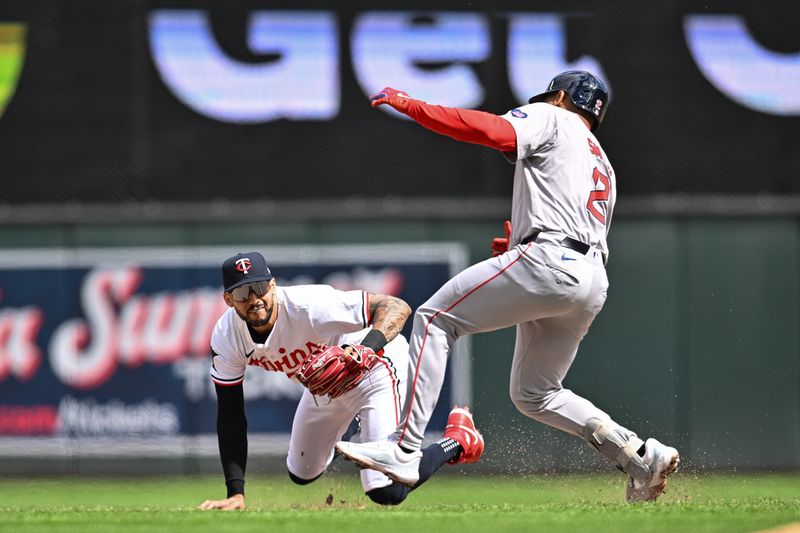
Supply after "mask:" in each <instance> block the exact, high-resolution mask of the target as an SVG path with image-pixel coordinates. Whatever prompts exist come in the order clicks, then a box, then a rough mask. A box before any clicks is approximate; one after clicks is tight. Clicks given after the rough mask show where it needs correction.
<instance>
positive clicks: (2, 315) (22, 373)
mask: <svg viewBox="0 0 800 533" xmlns="http://www.w3.org/2000/svg"><path fill="white" fill-rule="evenodd" d="M41 326H42V311H41V310H40V309H39V308H38V307H33V306H28V307H22V308H19V309H11V308H8V309H3V310H0V381H2V380H4V379H6V378H7V377H8V376H9V375H12V376H15V377H17V378H18V379H20V380H22V381H27V380H29V379H31V378H32V377H33V375H34V374H35V373H36V370H37V369H38V368H39V364H40V363H41V361H42V353H41V350H39V347H38V346H37V345H36V335H37V334H38V333H39V328H41Z"/></svg>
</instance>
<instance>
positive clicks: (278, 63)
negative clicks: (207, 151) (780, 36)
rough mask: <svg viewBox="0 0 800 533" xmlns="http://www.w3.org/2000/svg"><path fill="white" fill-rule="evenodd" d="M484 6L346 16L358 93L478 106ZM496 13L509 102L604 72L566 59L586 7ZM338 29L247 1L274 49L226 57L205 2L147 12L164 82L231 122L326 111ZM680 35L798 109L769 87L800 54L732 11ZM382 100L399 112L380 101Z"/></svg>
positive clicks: (486, 37) (329, 113)
mask: <svg viewBox="0 0 800 533" xmlns="http://www.w3.org/2000/svg"><path fill="white" fill-rule="evenodd" d="M489 16H490V15H488V14H485V13H464V12H428V13H419V12H410V11H397V12H367V13H364V14H361V15H358V16H356V18H355V19H354V22H353V30H352V34H351V36H350V45H351V46H350V47H351V54H352V64H353V68H354V74H355V77H356V79H357V80H358V82H359V84H360V85H361V88H362V89H363V92H364V94H365V95H368V94H372V93H373V92H375V91H378V90H380V89H381V88H382V87H383V86H384V85H392V86H395V87H398V88H402V89H404V90H406V91H409V92H410V93H411V94H412V95H413V96H415V97H417V98H420V99H423V100H427V101H431V102H437V103H441V104H444V105H450V106H457V107H477V106H479V105H480V104H481V103H482V102H483V100H484V92H485V91H484V88H483V86H482V84H481V83H480V81H479V79H478V77H477V76H476V75H475V73H474V72H473V70H472V69H471V68H470V66H469V65H467V64H466V63H480V62H485V61H486V60H487V59H489V58H490V56H491V33H490V27H489V26H490V25H489ZM504 16H506V17H507V19H508V45H507V46H508V51H507V52H508V53H507V55H508V67H507V72H508V79H509V84H510V86H511V89H512V91H513V93H514V97H515V99H516V100H517V101H519V102H526V101H527V100H528V98H529V97H530V96H532V95H534V94H538V93H539V92H541V90H542V89H543V88H544V87H546V85H547V82H548V81H549V80H550V79H551V78H552V76H553V75H554V74H555V73H556V72H561V71H563V70H570V69H582V70H590V71H593V72H594V73H595V74H597V75H598V76H600V77H601V78H602V79H604V80H605V81H606V83H607V84H609V82H611V80H609V79H608V76H606V75H605V74H604V72H603V69H602V67H601V65H600V64H599V63H598V61H597V60H596V59H595V58H593V57H590V56H582V57H581V58H579V59H578V60H577V61H574V62H567V60H566V58H567V54H566V51H567V35H566V28H565V22H566V19H567V17H574V16H585V14H576V13H531V12H527V13H520V12H516V13H508V14H505V15H504ZM338 31H339V30H338V26H337V22H336V14H335V13H334V12H330V11H254V12H253V13H252V14H251V17H250V26H249V28H248V33H247V39H248V46H249V47H250V49H251V50H252V51H253V52H254V53H261V54H277V55H279V56H280V57H279V59H277V60H274V61H269V60H265V62H264V63H263V64H251V63H241V62H238V61H236V60H234V59H232V58H230V57H228V56H226V55H225V53H224V51H223V50H221V49H220V47H219V45H218V44H217V42H216V40H215V37H214V33H213V31H212V29H211V22H210V21H209V15H208V13H207V12H205V11H202V10H187V9H159V10H156V11H153V12H152V13H151V15H150V21H149V38H150V47H151V52H152V55H153V60H154V63H155V65H156V68H157V69H158V72H159V74H160V76H161V78H162V79H163V80H164V83H165V84H166V86H167V87H168V88H169V89H170V90H171V91H172V92H173V93H174V94H175V95H176V97H177V98H178V99H180V100H181V101H182V102H183V103H184V104H186V105H187V106H189V107H190V108H192V109H194V110H195V111H197V112H198V113H200V114H202V115H205V116H208V117H211V118H214V119H216V120H220V121H223V122H238V123H262V122H270V121H274V120H279V119H289V120H330V119H333V118H335V117H336V116H337V115H338V114H339V109H340V100H341V95H340V92H341V87H340V82H339V65H340V58H339V50H338V42H339V36H338ZM684 34H685V39H686V43H687V46H688V48H689V51H690V52H691V54H692V57H693V58H694V61H695V62H696V63H697V65H698V67H699V68H700V70H701V72H702V73H703V75H704V76H705V77H706V79H708V80H709V81H710V82H711V83H712V84H713V85H714V86H715V87H716V88H717V89H719V90H720V91H721V92H722V93H723V94H724V95H725V96H727V97H728V98H731V99H732V100H734V101H736V102H738V103H739V104H741V105H744V106H746V107H748V108H750V109H755V110H757V111H762V112H766V113H771V114H775V115H798V114H800V93H797V92H796V91H775V87H776V86H778V85H782V86H787V87H794V86H797V84H798V79H800V54H781V53H777V52H773V51H770V50H767V49H765V48H764V47H762V46H761V45H759V44H758V43H757V42H756V41H755V40H754V39H753V37H752V35H750V33H749V32H748V30H747V24H746V21H745V20H744V18H743V17H742V16H741V15H734V14H720V15H709V14H702V15H700V14H698V15H688V16H687V17H686V18H685V20H684ZM426 62H427V63H429V65H428V66H424V65H423V66H420V65H419V63H426ZM431 65H433V66H431ZM382 109H383V110H385V111H386V112H388V113H393V114H396V115H397V116H399V117H403V118H406V117H405V116H404V115H401V114H399V113H396V112H395V111H393V110H391V109H389V108H388V106H384V107H383V108H382Z"/></svg>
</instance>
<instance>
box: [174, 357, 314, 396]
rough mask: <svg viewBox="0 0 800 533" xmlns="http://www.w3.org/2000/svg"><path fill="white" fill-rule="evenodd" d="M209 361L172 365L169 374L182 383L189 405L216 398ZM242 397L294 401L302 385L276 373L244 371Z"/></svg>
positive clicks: (198, 360)
mask: <svg viewBox="0 0 800 533" xmlns="http://www.w3.org/2000/svg"><path fill="white" fill-rule="evenodd" d="M209 364H210V363H209V361H208V360H203V359H184V360H182V361H178V362H176V363H173V365H172V371H173V373H174V374H175V375H176V376H177V377H179V378H182V379H183V380H184V388H183V391H184V395H185V396H186V399H187V400H189V401H191V402H198V401H201V400H204V399H206V398H216V392H215V390H214V383H213V382H212V381H211V379H209V376H208V367H209ZM244 395H245V399H246V400H247V401H251V400H258V399H267V400H273V401H274V400H298V399H300V396H302V395H303V386H302V385H300V384H298V383H295V382H294V381H292V380H290V379H288V378H287V377H286V375H284V374H280V373H276V372H247V373H246V374H245V378H244Z"/></svg>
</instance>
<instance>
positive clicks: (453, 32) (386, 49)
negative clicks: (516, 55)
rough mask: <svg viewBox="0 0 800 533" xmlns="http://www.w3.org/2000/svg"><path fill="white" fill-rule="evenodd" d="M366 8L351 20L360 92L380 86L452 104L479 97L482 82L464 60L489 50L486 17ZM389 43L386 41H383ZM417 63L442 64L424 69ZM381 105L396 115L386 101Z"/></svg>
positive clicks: (485, 54) (471, 102)
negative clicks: (419, 21) (367, 10)
mask: <svg viewBox="0 0 800 533" xmlns="http://www.w3.org/2000/svg"><path fill="white" fill-rule="evenodd" d="M418 16H419V15H418V14H417V13H413V12H408V11H406V12H395V13H383V12H381V13H377V12H376V13H366V14H363V15H360V16H359V17H358V18H356V20H355V23H354V24H353V33H352V39H351V42H352V53H353V66H354V67H355V74H356V78H357V79H358V82H359V85H361V88H362V89H363V90H364V93H365V94H372V93H374V92H376V91H378V90H379V89H381V88H382V87H383V86H384V85H393V86H396V87H398V88H402V89H403V90H406V91H408V92H409V93H410V94H411V95H413V96H414V97H415V98H419V99H421V100H427V101H433V102H437V103H441V104H443V105H448V106H454V107H469V108H471V107H475V106H478V105H480V103H481V102H483V100H484V91H483V86H482V85H481V83H480V81H479V80H478V77H477V75H476V74H475V72H474V71H473V69H472V68H470V67H469V66H467V65H465V63H480V62H482V61H485V60H486V59H487V58H488V57H489V54H490V52H491V43H490V39H489V37H490V32H489V22H488V17H487V16H486V15H483V14H477V13H442V12H432V13H426V14H425V15H424V16H425V19H426V20H425V23H422V24H415V23H414V19H415V18H418ZM387 43H390V44H387ZM418 63H446V65H445V66H441V67H439V68H436V69H423V68H420V67H419V66H418ZM381 109H382V110H385V111H386V112H391V113H394V114H396V115H397V116H400V117H404V118H407V117H405V115H402V114H401V113H398V112H397V111H394V110H393V109H392V108H391V107H389V106H382V107H381Z"/></svg>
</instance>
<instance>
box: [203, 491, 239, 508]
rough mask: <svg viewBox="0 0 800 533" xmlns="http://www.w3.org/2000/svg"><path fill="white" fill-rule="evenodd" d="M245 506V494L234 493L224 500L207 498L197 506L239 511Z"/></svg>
mask: <svg viewBox="0 0 800 533" xmlns="http://www.w3.org/2000/svg"><path fill="white" fill-rule="evenodd" d="M244 507H245V505H244V495H243V494H234V495H233V496H231V497H230V498H225V499H224V500H206V501H204V502H203V503H201V504H200V505H198V506H197V508H198V509H219V510H221V511H238V510H240V509H244Z"/></svg>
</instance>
